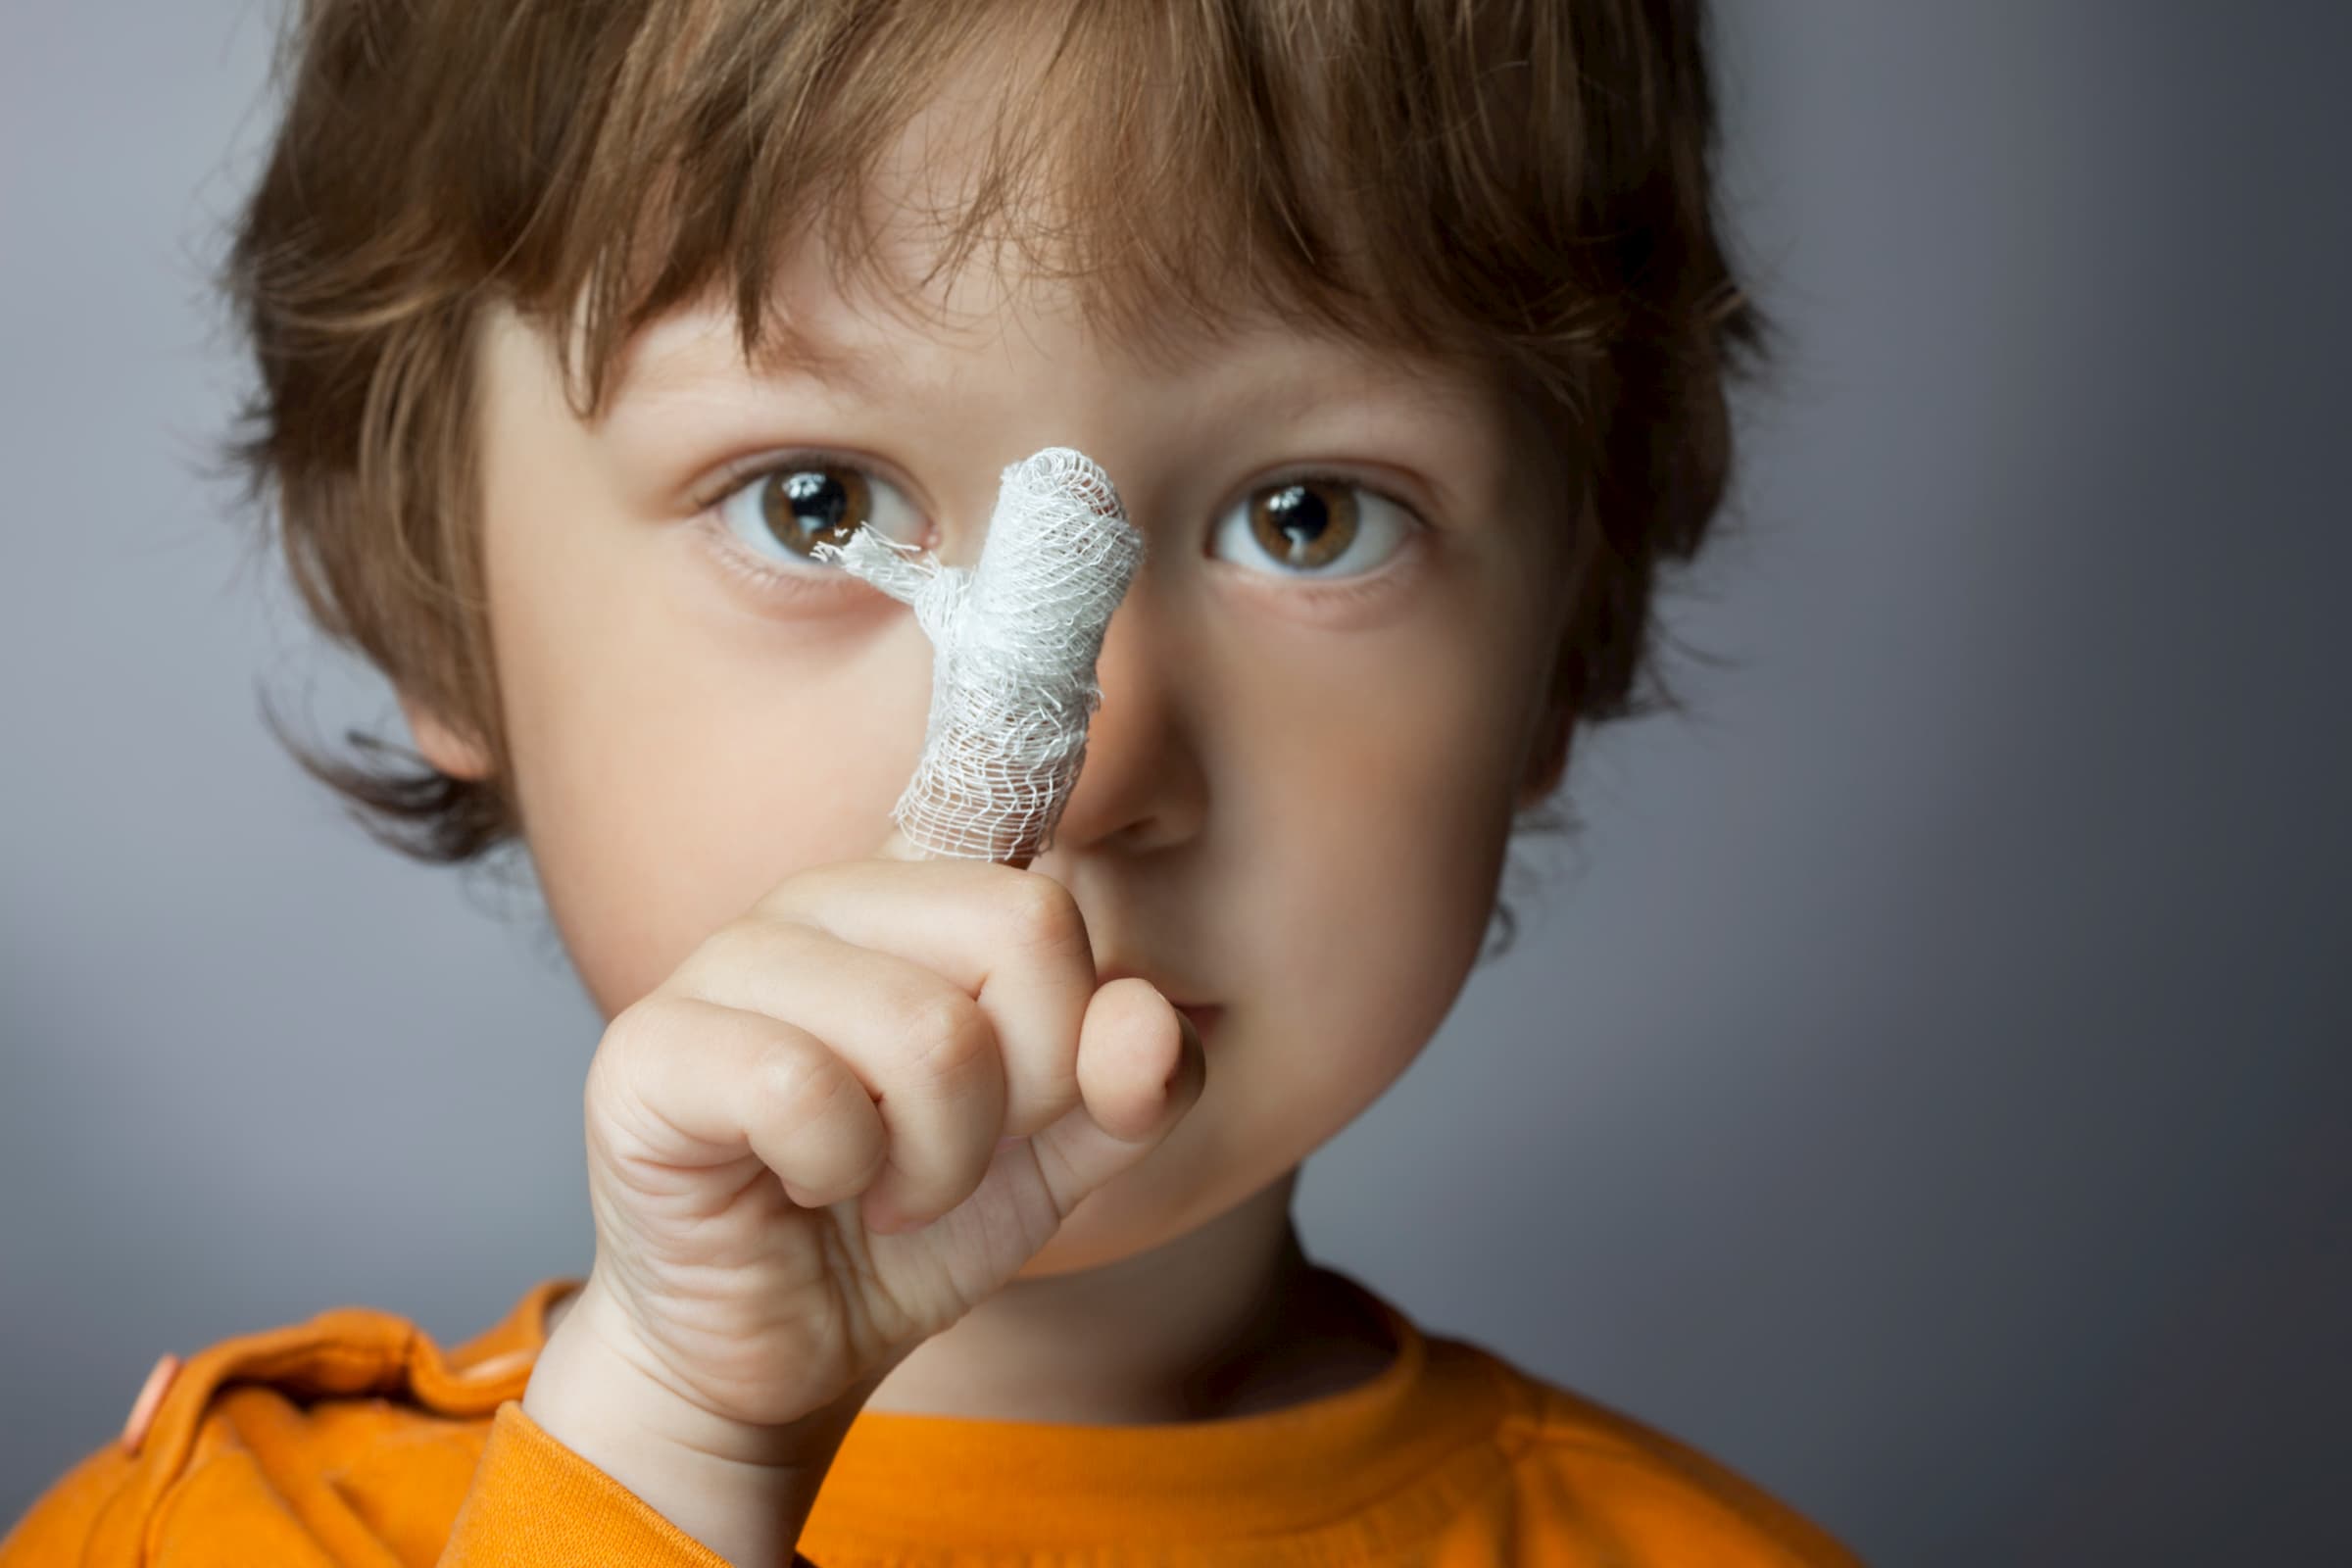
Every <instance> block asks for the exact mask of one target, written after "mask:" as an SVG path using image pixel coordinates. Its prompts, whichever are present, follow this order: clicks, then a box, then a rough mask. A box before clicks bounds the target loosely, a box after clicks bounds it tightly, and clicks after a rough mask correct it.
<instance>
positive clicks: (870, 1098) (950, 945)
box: [523, 829, 1207, 1562]
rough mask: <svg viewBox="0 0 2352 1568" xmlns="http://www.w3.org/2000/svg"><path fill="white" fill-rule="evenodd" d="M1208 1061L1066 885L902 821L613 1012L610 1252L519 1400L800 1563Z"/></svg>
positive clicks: (775, 898)
mask: <svg viewBox="0 0 2352 1568" xmlns="http://www.w3.org/2000/svg"><path fill="white" fill-rule="evenodd" d="M1206 1072H1207V1063H1206V1058H1205V1057H1204V1055H1203V1054H1202V1052H1201V1041H1200V1037H1199V1035H1198V1033H1197V1032H1196V1031H1195V1030H1194V1027H1193V1025H1192V1023H1191V1021H1190V1020H1189V1019H1187V1018H1185V1017H1184V1015H1183V1014H1181V1013H1180V1012H1178V1011H1177V1010H1176V1009H1175V1008H1174V1007H1173V1006H1172V1005H1170V1004H1169V1003H1168V1001H1167V1000H1166V999H1165V998H1164V997H1162V996H1161V995H1160V994H1159V993H1158V992H1157V991H1155V990H1153V989H1152V986H1151V985H1150V984H1149V983H1148V982H1146V981H1143V980H1140V979H1121V980H1115V981H1112V982H1111V983H1110V984H1108V985H1104V986H1101V987H1098V986H1097V985H1096V979H1095V968H1094V960H1093V956H1092V952H1091V948H1090V945H1089V942H1088V940H1087V934H1086V928H1085V924H1084V920H1083V918H1082V916H1081V915H1080V912H1079V910H1078V907H1077V905H1076V902H1075V901H1074V900H1073V899H1071V897H1070V896H1069V894H1068V893H1067V891H1066V890H1064V889H1063V888H1062V887H1061V885H1060V884H1058V883H1056V882H1054V880H1052V879H1051V878H1049V877H1046V876H1043V875H1041V874H1038V873H1035V872H1032V871H1029V870H1027V869H1025V868H1022V866H1021V865H1019V864H992V863H989V862H986V861H979V860H965V859H927V858H923V857H922V856H921V855H920V853H919V852H917V851H915V850H913V849H912V848H911V847H909V846H908V844H907V841H906V839H905V838H904V837H903V836H902V835H901V834H900V833H898V832H897V831H896V830H895V829H894V830H893V832H892V833H891V835H890V837H889V838H888V839H887V840H885V842H884V844H883V846H882V848H881V850H880V851H879V852H878V853H877V854H876V855H875V856H874V857H873V858H870V859H866V860H859V861H850V862H845V863H839V864H833V865H825V866H819V867H815V868H813V869H811V870H809V871H805V872H803V873H801V874H799V875H797V876H794V877H791V878H789V879H788V880H786V881H785V882H783V883H782V884H780V885H779V886H777V887H776V888H775V889H773V890H772V891H771V892H770V893H768V894H767V895H766V896H765V897H764V898H762V899H761V900H760V902H759V903H757V904H756V905H754V906H753V907H751V908H750V909H749V910H747V911H746V912H745V914H744V915H743V916H742V917H740V918H739V919H737V920H735V921H734V922H733V923H731V924H729V925H727V926H725V927H723V928H721V929H720V930H719V931H718V932H717V933H715V934H714V935H712V936H711V938H710V939H709V940H708V941H706V942H705V943H704V944H703V945H702V946H701V947H700V948H698V949H697V950H696V951H695V952H694V953H693V954H692V955H690V956H688V957H687V959H686V961H685V962H684V963H682V964H680V965H679V966H678V968H677V970H676V971H675V972H674V973H673V974H671V975H670V977H669V978H668V979H667V980H665V981H664V982H662V985H660V986H659V987H657V988H656V989H655V990H654V991H653V992H651V993H650V994H649V995H647V996H646V997H644V998H643V999H641V1000H640V1001H638V1002H637V1003H635V1004H634V1005H630V1006H629V1007H627V1008H625V1009H624V1010H622V1011H621V1012H620V1013H619V1014H618V1015H617V1016H616V1017H614V1018H613V1021H612V1024H611V1026H610V1027H609V1028H608V1029H607V1030H606V1032H605V1036H604V1039H603V1041H602V1043H601V1044H600V1045H599V1047H598V1049H597V1053H596V1056H595V1058H594V1060H593V1061H592V1062H591V1063H590V1066H589V1070H588V1083H587V1090H586V1095H585V1101H586V1114H587V1144H588V1181H589V1197H590V1202H591V1206H592V1208H593V1211H594V1217H595V1222H596V1231H597V1253H596V1261H595V1264H594V1267H593V1268H592V1270H591V1271H590V1274H589V1278H588V1280H587V1283H586V1285H585V1287H584V1288H583V1290H582V1292H581V1294H580V1297H579V1299H577V1300H576V1301H575V1302H574V1303H573V1306H572V1309H571V1311H570V1312H569V1313H568V1314H567V1315H566V1316H565V1317H564V1320H563V1322H562V1323H561V1324H560V1325H559V1327H558V1329H557V1331H556V1333H555V1335H554V1336H553V1337H552V1338H551V1339H550V1341H549V1343H548V1346H547V1348H546V1349H545V1350H544V1351H543V1352H542V1355H541V1358H540V1362H539V1364H538V1366H537V1368H536V1369H535V1370H534V1372H533V1375H532V1379H531V1383H530V1387H529V1389H528V1391H527V1392H526V1393H525V1396H524V1398H523V1405H524V1408H525V1410H526V1411H528V1412H529V1413H530V1415H531V1416H532V1418H533V1419H534V1420H536V1421H538V1422H539V1423H540V1424H541V1425H542V1426H543V1427H545V1428H547V1429H548V1430H549V1432H550V1433H551V1435H553V1436H555V1437H556V1438H557V1439H558V1440H559V1441H562V1442H564V1444H565V1445H566V1446H570V1447H572V1448H573V1449H574V1450H575V1451H578V1452H580V1453H581V1454H582V1455H583V1456H584V1457H586V1458H588V1459H589V1460H590V1461H591V1462H593V1463H596V1464H597V1465H599V1467H600V1468H603V1469H605V1470H606V1471H607V1472H608V1473H610V1474H612V1475H613V1476H614V1478H615V1479H617V1480H619V1481H620V1482H621V1483H622V1484H623V1485H625V1486H628V1487H629V1488H630V1489H631V1490H632V1491H634V1492H637V1493H638V1495H640V1496H643V1497H644V1498H645V1499H646V1500H647V1501H648V1502H650V1503H652V1504H653V1505H654V1506H655V1507H656V1508H658V1509H660V1510H661V1511H662V1513H664V1514H665V1515H667V1516H668V1517H670V1518H671V1519H672V1521H673V1522H675V1523H677V1524H678V1525H679V1526H680V1528H682V1529H684V1530H686V1531H687V1532H688V1533H689V1534H691V1535H694V1536H696V1537H697V1538H698V1539H700V1540H703V1541H704V1542H706V1543H707V1544H710V1545H711V1546H712V1547H713V1548H714V1549H717V1550H719V1551H721V1552H722V1553H723V1554H727V1555H729V1556H730V1558H731V1560H734V1561H737V1562H750V1561H754V1560H765V1561H781V1560H782V1558H783V1554H784V1553H785V1552H788V1551H789V1550H790V1548H791V1546H792V1544H793V1542H794V1541H795V1540H797V1538H798V1533H799V1525H800V1523H801V1521H802V1520H803V1519H805V1518H806V1516H807V1512H808V1508H809V1505H811V1504H813V1502H814V1499H815V1494H816V1488H817V1485H818V1484H819V1483H820V1482H821V1481H822V1479H823V1474H824V1470H825V1467H826V1466H827V1465H828V1464H829V1463H830V1462H831V1458H832V1454H833V1451H834V1449H835V1447H837V1446H838V1445H839V1443H840V1441H841V1438H842V1436H843V1435H844V1434H845V1433H846V1432H847V1430H848V1427H849V1423H850V1421H851V1420H852V1419H853V1418H854V1417H855V1416H856V1414H857V1411H858V1406H859V1405H861V1404H862V1403H863V1401H864V1399H865V1397H867V1396H868V1395H869V1394H871V1393H872V1391H873V1389H874V1388H875V1387H876V1386H877V1385H878V1384H879V1383H880V1382H881V1380H882V1378H883V1377H884V1375H886V1374H887V1373H888V1372H889V1371H890V1369H891V1368H892V1367H894V1366H896V1365H897V1364H898V1363H899V1361H901V1360H902V1359H904V1358H905V1356H906V1355H907V1352H909V1351H910V1350H912V1349H913V1348H915V1347H916V1346H917V1345H919V1344H921V1343H922V1342H923V1341H924V1340H925V1339H927V1338H929V1337H930V1336H931V1335H933V1334H936V1333H938V1332H939V1331H940V1330H941V1329H944V1328H946V1327H947V1326H948V1325H950V1324H951V1323H954V1322H955V1321H956V1319H957V1318H959V1317H961V1316H962V1315H963V1314H964V1313H965V1312H966V1311H968V1310H969V1309H970V1308H971V1307H972V1306H973V1305H974V1304H976V1303H977V1302H979V1301H980V1300H982V1299H984V1298H986V1297H988V1296H989V1295H991V1294H993V1293H994V1292H995V1291H997V1290H998V1289H1000V1288H1001V1287H1002V1286H1004V1285H1005V1282H1006V1281H1008V1280H1010V1279H1011V1278H1012V1276H1013V1275H1014V1274H1016V1273H1017V1272H1018V1271H1019V1270H1020V1268H1021V1266H1022V1265H1023V1264H1024V1263H1026V1262H1027V1261H1028V1260H1029V1258H1030V1257H1031V1256H1033V1255H1034V1254H1035V1253H1036V1252H1037V1250H1039V1249H1040V1248H1042V1247H1043V1246H1044V1245H1045V1244H1046V1242H1047V1241H1048V1240H1049V1239H1050V1238H1051V1237H1052V1236H1053V1235H1054V1231H1055V1230H1056V1229H1057V1228H1058V1227H1059V1226H1060V1224H1061V1221H1062V1219H1063V1218H1064V1217H1065V1216H1066V1215H1068V1213H1069V1212H1070V1210H1071V1209H1072V1208H1074V1207H1075V1206H1076V1205H1077V1204H1078V1202H1079V1201H1080V1200H1082V1199H1084V1198H1085V1197H1086V1196H1087V1195H1088V1194H1089V1193H1092V1192H1093V1191H1095V1189H1097V1188H1098V1187H1101V1186H1102V1185H1103V1183H1105V1182H1107V1181H1108V1180H1110V1178H1111V1177H1113V1176H1115V1175H1117V1174H1118V1173H1119V1172H1121V1171H1123V1170H1125V1169H1127V1168H1128V1167H1129V1166H1131V1165H1133V1164H1135V1163H1136V1162H1137V1161H1138V1160H1140V1159H1142V1158H1143V1157H1144V1156H1145V1155H1146V1154H1148V1153H1149V1152H1151V1151H1152V1149H1153V1148H1154V1147H1156V1146H1157V1145H1158V1143H1159V1141H1160V1140H1161V1139H1162V1138H1164V1137H1165V1136H1166V1135H1167V1133H1168V1130H1169V1129H1170V1128H1171V1127H1172V1126H1174V1125H1175V1123H1176V1122H1177V1121H1178V1120H1179V1119H1180V1118H1181V1117H1182V1116H1183V1114H1184V1112H1185V1111H1187V1110H1188V1109H1190V1108H1191V1107H1192V1105H1193V1104H1194V1103H1195V1102H1196V1101H1198V1100H1199V1098H1200V1095H1201V1089H1202V1087H1203V1085H1204V1083H1205V1081H1206ZM1007 1139H1017V1140H1019V1141H1017V1142H1010V1143H1005V1142H1004V1141H1005V1140H1007ZM779 1548H780V1549H779Z"/></svg>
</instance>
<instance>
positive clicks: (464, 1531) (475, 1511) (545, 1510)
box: [0, 1399, 729, 1568]
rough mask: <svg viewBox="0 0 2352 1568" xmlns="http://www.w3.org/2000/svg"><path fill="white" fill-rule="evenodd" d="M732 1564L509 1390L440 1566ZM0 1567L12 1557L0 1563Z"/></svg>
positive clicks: (707, 1567)
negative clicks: (553, 1432)
mask: <svg viewBox="0 0 2352 1568" xmlns="http://www.w3.org/2000/svg"><path fill="white" fill-rule="evenodd" d="M584 1562H625V1563H631V1564H637V1565H641V1568H729V1564H728V1562H727V1559H726V1558H724V1557H721V1556H720V1555H719V1554H718V1553H717V1552H715V1551H712V1550H711V1548H710V1547H708V1546H706V1545H704V1544H702V1543H701V1542H699V1541H697V1540H695V1539H694V1538H693V1537H692V1536H690V1535H688V1534H686V1532H684V1531H683V1530H680V1529H679V1528H678V1527H677V1526H676V1525H674V1524H672V1523H670V1522H669V1519H668V1518H667V1517H666V1516H665V1515H663V1514H662V1513H661V1512H660V1511H659V1510H657V1509H656V1508H655V1507H654V1506H653V1505H652V1504H650V1503H648V1502H647V1501H646V1500H645V1499H644V1498H642V1497H640V1496H638V1495H637V1494H635V1493H633V1492H631V1491H630V1490H629V1489H628V1488H626V1487H624V1486H622V1485H621V1484H620V1483H619V1482H617V1481H615V1480H613V1478H612V1477H611V1476H609V1475H607V1474H605V1472H604V1471H602V1470H599V1469H598V1468H597V1467H596V1466H595V1465H592V1464H590V1463H589V1462H588V1461H587V1460H586V1459H583V1458H581V1457H580V1456H579V1455H578V1454H577V1453H574V1452H573V1451H572V1450H571V1449H569V1448H567V1447H565V1446H564V1445H563V1444H561V1443H558V1442H557V1441H556V1440H555V1439H554V1438H552V1437H550V1436H549V1435H548V1433H547V1429H546V1428H544V1427H542V1426H541V1425H540V1424H539V1423H538V1422H536V1421H534V1420H532V1419H531V1418H530V1417H529V1416H528V1415H527V1414H525V1413H524V1411H523V1408H522V1404H521V1402H520V1401H519V1400H515V1399H509V1400H507V1401H506V1402H505V1403H504V1404H501V1405H500V1406H499V1407H498V1414H497V1415H495V1416H493V1417H492V1418H491V1422H490V1439H489V1442H488V1443H487V1444H485V1445H484V1446H483V1448H482V1461H481V1464H480V1466H479V1467H478V1468H477V1469H476V1470H475V1471H474V1473H473V1486H472V1488H471V1490H469V1491H468V1492H467V1493H466V1501H465V1502H464V1503H463V1504H462V1505H461V1506H460V1507H459V1509H458V1517H457V1519H456V1520H455V1521H454V1522H453V1523H452V1524H451V1525H450V1529H449V1544H447V1545H446V1546H444V1547H443V1548H442V1551H441V1565H442V1568H492V1565H496V1568H573V1565H575V1564H578V1563H584ZM0 1568H12V1565H8V1564H0Z"/></svg>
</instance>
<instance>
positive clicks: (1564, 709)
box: [1519, 703, 1576, 811]
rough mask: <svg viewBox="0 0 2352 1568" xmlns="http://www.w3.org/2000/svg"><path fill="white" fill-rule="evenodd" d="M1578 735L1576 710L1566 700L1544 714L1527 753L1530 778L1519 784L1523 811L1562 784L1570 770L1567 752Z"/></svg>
mask: <svg viewBox="0 0 2352 1568" xmlns="http://www.w3.org/2000/svg"><path fill="white" fill-rule="evenodd" d="M1575 735H1576V710H1575V709H1574V708H1573V707H1571V706H1570V705H1568V704H1566V703H1560V704H1556V705H1555V706H1554V707H1553V708H1552V709H1551V710H1550V711H1548V712H1546V713H1545V714H1544V725H1543V728H1542V730H1541V731H1540V732H1539V734H1538V735H1537V737H1536V744H1535V746H1534V748H1533V749H1532V750H1531V751H1530V752H1529V753H1528V764H1527V777H1526V778H1525V779H1524V780H1523V781H1521V783H1520V786H1519V809H1520V810H1522V811H1524V810H1527V809H1530V808H1532V807H1535V806H1537V805H1539V804H1541V803H1542V802H1543V801H1544V798H1545V797H1547V796H1549V795H1550V794H1551V792H1552V791H1553V790H1555V789H1558V788H1559V787H1560V776H1561V775H1562V774H1564V773H1566V772H1567V771H1568V753H1569V750H1570V748H1571V746H1572V745H1573V744H1574V740H1575Z"/></svg>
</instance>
